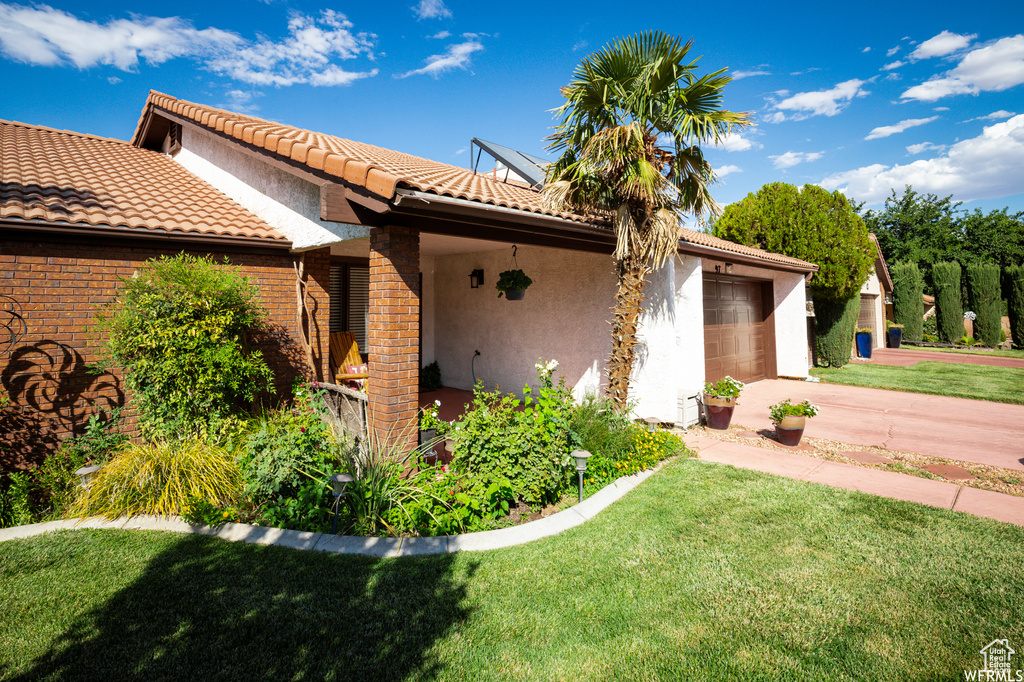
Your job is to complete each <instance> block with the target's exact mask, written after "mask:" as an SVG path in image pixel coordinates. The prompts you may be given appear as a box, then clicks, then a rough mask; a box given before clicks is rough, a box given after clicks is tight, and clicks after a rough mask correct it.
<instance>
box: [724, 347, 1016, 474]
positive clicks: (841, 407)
mask: <svg viewBox="0 0 1024 682" xmlns="http://www.w3.org/2000/svg"><path fill="white" fill-rule="evenodd" d="M925 352H927V351H925ZM785 398H790V399H792V401H793V402H800V401H802V400H810V401H811V402H812V403H814V404H815V405H817V406H819V407H820V408H821V411H820V412H819V413H818V416H817V417H813V418H811V419H808V420H807V429H806V431H804V435H805V436H809V437H811V438H827V439H830V440H838V441H842V442H846V443H856V444H859V445H878V446H882V447H885V448H889V449H892V450H903V451H905V452H915V453H918V454H921V455H932V456H936V457H947V458H950V459H959V460H964V461H967V462H976V463H978V464H988V465H990V466H999V467H1005V468H1007V469H1019V470H1022V471H1024V405H1006V404H1004V403H991V402H986V401H982V400H966V399H963V398H947V397H944V396H934V395H923V394H920V393H902V392H899V391H883V390H879V389H876V388H860V387H857V386H839V385H836V384H823V383H811V382H805V381H789V380H784V379H780V380H774V381H772V380H765V381H758V382H756V383H752V384H747V387H746V388H745V389H743V393H742V394H741V395H740V399H739V403H738V405H737V406H736V412H735V413H734V414H733V418H732V422H733V423H734V424H740V425H743V426H746V427H748V428H751V429H755V430H758V429H773V428H774V426H773V424H772V421H771V418H770V417H769V415H768V406H769V405H772V404H774V403H776V402H779V401H780V400H784V399H785Z"/></svg>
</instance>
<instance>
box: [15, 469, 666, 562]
mask: <svg viewBox="0 0 1024 682" xmlns="http://www.w3.org/2000/svg"><path fill="white" fill-rule="evenodd" d="M661 467H662V465H661V464H659V465H658V466H657V467H655V468H654V469H648V470H646V471H641V472H640V473H637V474H633V475H632V476H623V477H622V478H619V479H618V480H616V481H615V482H613V483H611V484H609V485H607V486H605V487H604V488H602V489H601V490H599V491H598V492H596V493H594V494H593V495H591V496H590V497H589V498H587V499H586V500H584V501H583V502H582V503H580V504H577V505H575V506H573V507H569V508H568V509H563V510H562V511H560V512H558V513H557V514H552V515H551V516H547V517H545V518H543V519H538V520H536V521H531V522H530V523H524V524H522V525H521V526H512V527H511V528H500V529H498V530H488V531H483V532H480V533H463V534H462V535H445V536H439V537H422V538H421V537H409V538H377V537H372V538H367V537H354V536H349V535H330V534H328V533H305V532H301V531H297V530H282V529H281V528H269V527H267V526H251V525H249V524H246V523H226V524H224V525H223V526H218V527H212V526H199V525H192V524H190V523H186V522H185V521H182V520H181V519H180V518H178V517H174V516H145V515H143V516H131V517H122V518H119V519H114V520H112V521H111V520H107V519H101V518H87V519H62V520H60V521H48V522H46V523H34V524H30V525H27V526H15V527H14V528H3V529H0V542H4V541H6V540H17V539H20V538H28V537H32V536H33V535H42V534H43V533H50V532H53V531H58V530H76V529H79V528H121V529H125V530H160V531H168V532H172V533H195V534H198V535H212V536H215V537H218V538H220V539H222V540H227V541H228V542H248V543H251V544H257V545H276V546H278V547H289V548H291V549H300V550H313V551H316V552H327V553H330V554H360V555H363V556H373V557H400V556H424V555H427V554H446V553H450V552H480V551H484V550H488V549H500V548H502V547H512V546H514V545H521V544H524V543H527V542H533V541H534V540H539V539H540V538H545V537H548V536H551V535H557V534H559V533H561V532H562V531H564V530H567V529H569V528H573V527H574V526H578V525H580V524H581V523H584V522H586V521H589V520H590V519H592V518H594V517H595V516H597V514H598V513H600V512H601V511H602V510H603V509H605V508H607V507H608V506H610V505H611V504H612V503H613V502H615V501H617V500H619V499H620V498H622V497H623V496H624V495H625V494H626V493H628V492H629V491H630V490H632V489H633V488H635V487H637V486H638V485H640V484H641V483H643V482H644V481H646V480H647V479H648V478H650V477H651V476H652V475H653V474H654V472H656V471H658V469H660V468H661Z"/></svg>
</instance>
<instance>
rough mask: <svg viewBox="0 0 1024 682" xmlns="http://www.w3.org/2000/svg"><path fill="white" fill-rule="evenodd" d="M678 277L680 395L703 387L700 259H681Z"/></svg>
mask: <svg viewBox="0 0 1024 682" xmlns="http://www.w3.org/2000/svg"><path fill="white" fill-rule="evenodd" d="M675 268H676V274H675V281H676V328H675V334H676V357H677V358H678V363H677V367H676V371H677V373H678V375H677V376H678V381H677V386H676V390H677V393H678V394H679V395H681V396H692V395H695V394H697V393H700V391H701V389H702V388H703V387H704V278H703V275H702V270H701V259H700V258H696V257H693V256H678V257H677V258H676V263H675Z"/></svg>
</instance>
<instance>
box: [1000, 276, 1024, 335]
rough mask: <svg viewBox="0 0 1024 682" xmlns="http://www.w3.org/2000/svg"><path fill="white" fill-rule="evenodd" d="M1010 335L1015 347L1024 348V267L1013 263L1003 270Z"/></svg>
mask: <svg viewBox="0 0 1024 682" xmlns="http://www.w3.org/2000/svg"><path fill="white" fill-rule="evenodd" d="M1003 277H1004V281H1005V286H1004V288H1003V290H1004V291H1005V292H1006V307H1007V311H1006V312H1007V314H1008V315H1009V316H1010V336H1011V337H1013V347H1014V348H1024V267H1022V266H1020V265H1011V266H1010V267H1008V268H1006V269H1005V270H1003Z"/></svg>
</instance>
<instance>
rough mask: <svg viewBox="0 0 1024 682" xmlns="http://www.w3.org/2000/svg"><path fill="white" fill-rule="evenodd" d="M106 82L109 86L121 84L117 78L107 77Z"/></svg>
mask: <svg viewBox="0 0 1024 682" xmlns="http://www.w3.org/2000/svg"><path fill="white" fill-rule="evenodd" d="M107 82H108V83H110V84H111V85H117V84H118V83H120V82H121V79H120V78H118V77H117V76H109V77H108V78H107Z"/></svg>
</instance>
